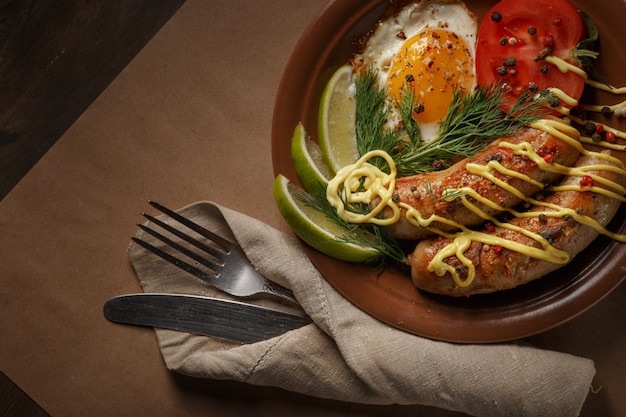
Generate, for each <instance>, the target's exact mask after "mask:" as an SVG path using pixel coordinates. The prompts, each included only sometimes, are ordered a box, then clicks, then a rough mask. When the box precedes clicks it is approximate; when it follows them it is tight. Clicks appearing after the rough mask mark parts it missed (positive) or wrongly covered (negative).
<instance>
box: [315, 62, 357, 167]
mask: <svg viewBox="0 0 626 417" xmlns="http://www.w3.org/2000/svg"><path fill="white" fill-rule="evenodd" d="M353 90H354V88H353V86H352V66H350V65H344V66H342V67H340V68H339V69H338V70H337V71H335V73H334V74H333V76H332V77H331V79H330V81H328V84H327V85H326V87H325V88H324V92H323V93H322V100H321V103H320V110H319V114H318V126H317V129H318V140H319V144H320V145H319V146H320V149H321V150H322V155H323V156H324V160H325V161H326V163H327V164H328V166H329V168H330V169H331V171H332V172H333V173H336V172H337V171H339V169H341V168H343V167H344V166H346V165H350V164H353V163H354V162H355V161H356V160H357V159H359V152H358V150H357V144H356V143H357V142H356V127H355V118H356V103H355V98H354V91H353Z"/></svg>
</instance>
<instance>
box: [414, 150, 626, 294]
mask: <svg viewBox="0 0 626 417" xmlns="http://www.w3.org/2000/svg"><path fill="white" fill-rule="evenodd" d="M595 164H605V165H614V164H613V163H610V164H609V163H607V162H606V161H605V160H602V159H599V158H598V157H597V156H582V157H581V158H580V159H579V162H578V163H577V165H583V166H584V165H595ZM594 173H595V174H597V175H599V176H601V177H604V178H607V179H609V180H611V181H613V182H615V183H617V184H619V185H621V186H624V183H625V179H624V176H623V175H622V174H620V173H616V172H611V171H597V172H594ZM580 181H581V178H580V177H577V176H568V177H566V178H565V179H564V180H563V182H562V184H564V185H567V184H574V185H576V184H578V185H579V184H580ZM601 187H602V188H605V187H604V186H601ZM540 198H541V197H537V198H536V199H537V200H540ZM541 201H545V202H548V203H552V204H555V205H558V206H560V207H564V208H571V209H574V210H576V212H577V213H579V214H582V215H586V216H589V217H591V218H593V219H595V220H596V221H597V222H598V223H600V224H601V225H602V226H606V225H607V224H608V223H609V222H610V220H611V219H612V218H613V216H614V215H615V213H616V212H617V210H618V208H619V206H620V204H621V200H619V199H616V198H613V197H611V196H606V195H604V194H601V193H597V192H593V191H585V190H584V188H583V189H581V190H579V191H556V192H552V193H547V194H546V196H545V198H543V200H541ZM545 210H546V208H545V207H537V206H534V207H532V208H531V209H530V210H529V211H545ZM509 223H511V224H514V225H516V226H520V227H522V228H523V229H525V230H528V231H532V232H535V233H537V234H540V235H542V236H544V237H545V238H546V239H548V240H549V241H550V243H551V244H552V245H553V246H554V247H555V248H557V249H561V250H564V251H566V252H568V253H569V254H570V256H571V258H573V257H574V256H575V255H577V254H578V253H579V252H580V251H582V250H583V249H584V248H585V247H587V246H588V245H589V244H590V243H591V242H592V241H593V240H594V239H595V238H596V237H597V235H598V232H597V231H596V230H594V229H592V228H591V227H589V226H585V225H582V224H580V223H578V222H577V221H575V220H574V219H573V218H571V217H570V216H563V217H547V218H546V217H541V216H538V217H514V218H512V219H511V220H510V221H509ZM490 233H493V234H494V235H496V236H498V237H502V238H504V239H507V240H512V241H515V242H518V243H521V244H524V245H527V246H534V247H537V246H539V245H538V243H537V242H536V241H535V240H533V239H532V238H530V237H528V236H526V235H523V234H521V233H519V232H516V231H512V230H509V229H506V228H500V227H495V228H493V230H491V231H490ZM451 242H452V239H447V238H445V239H444V238H435V239H427V240H423V241H421V242H420V243H418V245H417V246H416V248H415V250H414V252H413V253H412V254H411V255H409V257H408V260H407V263H408V264H409V265H410V267H411V276H412V279H413V283H414V284H415V286H416V287H418V288H420V289H422V290H425V291H428V292H432V293H437V294H446V295H451V296H469V295H473V294H479V293H489V292H494V291H500V290H506V289H510V288H514V287H516V286H518V285H521V284H524V283H527V282H530V281H532V280H534V279H537V278H540V277H542V276H544V275H546V274H548V273H550V272H552V271H554V270H556V269H557V268H560V267H561V266H562V265H560V264H555V263H550V262H546V261H541V260H538V259H535V258H532V257H530V256H527V255H524V254H522V253H519V252H516V251H513V250H509V249H506V248H496V247H490V246H489V245H486V244H483V243H481V242H477V241H474V242H472V244H471V245H470V247H469V248H468V249H467V250H466V251H465V253H464V256H465V257H467V258H469V259H471V261H472V264H473V265H474V267H475V271H476V275H475V277H474V279H473V281H472V282H471V284H470V285H468V286H467V287H459V286H458V285H457V284H456V283H455V281H454V280H453V278H452V277H451V274H450V273H446V274H445V275H443V276H438V275H437V274H435V273H434V272H431V271H429V269H428V265H429V264H430V262H431V261H432V260H433V258H434V257H435V255H436V254H437V252H439V251H440V250H441V249H443V248H444V247H445V246H447V245H448V244H450V243H451ZM571 258H570V261H571ZM446 263H447V264H449V265H451V266H453V267H454V268H458V271H459V272H461V274H462V273H463V268H464V267H463V265H462V264H461V262H460V261H459V259H458V258H457V257H456V256H452V257H449V258H447V259H446Z"/></svg>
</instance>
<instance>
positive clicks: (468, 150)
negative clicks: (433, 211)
mask: <svg viewBox="0 0 626 417" xmlns="http://www.w3.org/2000/svg"><path fill="white" fill-rule="evenodd" d="M356 86H357V93H356V103H357V104H356V105H357V130H356V132H357V144H358V149H359V155H361V156H362V155H364V154H365V153H367V152H369V151H372V150H375V149H380V150H383V151H385V152H387V153H388V154H389V155H391V157H392V158H393V160H394V162H395V164H396V167H397V169H398V176H399V177H403V176H409V175H414V174H419V173H424V172H431V171H436V170H439V169H443V168H446V167H448V166H450V165H451V164H452V162H453V160H454V159H455V158H458V157H471V156H473V155H475V154H476V153H478V152H480V151H482V150H483V149H485V147H486V146H487V145H488V144H489V143H490V142H492V141H493V140H495V139H497V138H500V137H504V136H510V135H513V134H515V132H516V131H517V129H519V128H520V127H521V126H525V125H528V124H530V123H532V122H534V121H535V120H537V119H539V118H540V117H541V116H542V115H544V114H545V110H544V109H543V107H542V103H541V102H537V101H534V100H533V99H532V96H531V93H526V94H522V95H521V96H520V97H519V98H518V100H517V102H516V103H515V105H514V106H513V108H512V109H511V110H510V111H509V112H508V113H505V112H503V111H502V110H501V109H500V106H501V105H502V103H503V101H504V95H505V93H506V90H505V89H504V87H503V86H502V85H501V84H494V85H492V86H487V87H479V88H477V89H476V91H474V92H472V93H467V94H465V93H463V92H462V91H460V90H459V89H455V91H454V95H453V99H452V103H451V104H450V108H449V110H448V113H447V115H446V117H445V119H444V120H443V122H442V124H441V126H440V128H439V134H438V136H437V138H436V139H434V140H433V141H431V142H424V141H423V140H422V138H421V137H420V135H419V126H418V123H417V121H416V120H415V118H414V117H413V111H412V110H413V108H414V100H415V93H414V92H413V91H412V90H411V89H410V88H408V86H407V88H405V89H404V90H405V92H403V95H402V102H401V103H398V104H399V105H398V108H399V109H400V111H399V113H400V115H401V118H402V125H401V126H400V127H399V128H398V129H392V128H390V127H389V126H386V121H387V119H388V116H389V113H390V110H389V108H388V104H387V102H388V100H386V92H385V90H384V89H383V88H381V87H380V86H379V85H378V77H377V75H376V74H375V73H374V72H373V71H372V70H368V71H367V72H366V73H365V74H364V75H362V76H359V77H358V78H357V80H356ZM416 132H417V133H416ZM371 162H372V163H373V164H374V165H377V166H378V167H379V168H380V169H383V170H385V169H386V167H385V166H384V165H385V164H384V161H382V160H381V161H371Z"/></svg>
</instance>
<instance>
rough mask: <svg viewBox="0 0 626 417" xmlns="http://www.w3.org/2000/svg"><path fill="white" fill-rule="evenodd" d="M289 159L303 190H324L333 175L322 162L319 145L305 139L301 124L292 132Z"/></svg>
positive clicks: (322, 157)
mask: <svg viewBox="0 0 626 417" xmlns="http://www.w3.org/2000/svg"><path fill="white" fill-rule="evenodd" d="M291 158H292V160H293V165H294V168H295V170H296V174H298V178H299V179H300V182H301V183H302V185H303V186H304V189H305V190H307V191H309V192H314V191H317V190H319V189H321V188H322V187H323V188H326V186H327V185H328V180H330V179H331V178H332V177H333V173H332V171H331V170H330V168H329V167H328V165H327V164H326V161H324V156H323V155H322V151H321V150H320V147H319V145H318V144H317V143H315V142H313V141H312V140H311V139H310V138H309V137H307V134H306V130H305V129H304V126H303V125H302V123H298V126H296V129H295V130H294V132H293V138H292V139H291Z"/></svg>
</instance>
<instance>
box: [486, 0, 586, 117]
mask: <svg viewBox="0 0 626 417" xmlns="http://www.w3.org/2000/svg"><path fill="white" fill-rule="evenodd" d="M584 33H585V26H584V24H583V21H582V18H581V17H580V15H579V14H578V12H577V10H576V9H575V8H574V7H573V6H572V5H570V4H569V3H568V2H567V1H565V0H526V1H523V0H503V1H500V2H499V3H497V4H496V5H495V6H494V7H492V8H491V10H489V12H488V13H487V15H486V16H485V18H484V19H483V21H482V22H481V25H480V28H479V30H478V43H477V47H476V78H477V82H478V84H479V85H481V86H486V85H490V84H494V83H496V82H498V81H501V82H503V83H506V85H507V86H508V87H510V89H511V91H510V92H509V94H508V96H507V101H506V103H505V106H504V110H505V111H508V110H509V109H510V108H511V106H512V105H513V103H515V100H516V99H517V97H518V96H519V95H520V94H521V93H522V92H523V91H528V90H529V89H531V88H534V87H536V88H537V89H538V90H545V89H546V88H549V87H556V88H560V89H561V90H563V91H564V92H565V93H566V94H567V95H569V96H570V97H573V98H574V99H576V100H578V99H579V98H580V96H581V95H582V92H583V89H584V86H585V80H584V79H583V78H582V77H581V76H580V75H577V74H576V73H574V72H561V71H560V70H559V69H558V68H557V67H556V66H555V65H552V64H549V63H547V62H546V61H545V60H542V59H539V60H536V58H537V57H538V56H540V55H541V54H542V52H544V51H545V49H546V48H547V47H549V48H551V51H552V52H551V54H552V55H554V56H557V57H559V58H561V59H564V60H566V61H567V62H569V63H571V64H575V65H577V66H578V64H577V63H576V61H575V60H574V57H573V50H574V47H575V46H576V45H577V44H578V42H579V41H580V40H581V39H582V37H583V35H584Z"/></svg>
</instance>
